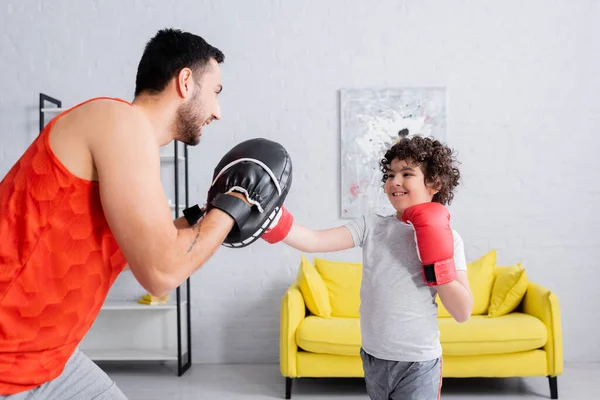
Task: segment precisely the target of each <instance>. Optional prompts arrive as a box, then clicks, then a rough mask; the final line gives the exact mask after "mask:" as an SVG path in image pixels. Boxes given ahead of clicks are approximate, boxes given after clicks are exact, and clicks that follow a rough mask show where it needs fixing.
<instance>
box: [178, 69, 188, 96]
mask: <svg viewBox="0 0 600 400" xmlns="http://www.w3.org/2000/svg"><path fill="white" fill-rule="evenodd" d="M176 87H177V94H178V95H179V96H181V97H183V98H186V97H188V96H190V95H191V94H192V70H191V69H189V68H183V69H182V70H181V71H179V74H177V81H176Z"/></svg>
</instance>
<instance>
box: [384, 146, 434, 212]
mask: <svg viewBox="0 0 600 400" xmlns="http://www.w3.org/2000/svg"><path fill="white" fill-rule="evenodd" d="M385 193H386V195H387V197H388V200H389V201H390V203H391V204H392V206H393V207H394V209H396V211H397V212H398V216H401V215H402V212H404V210H405V209H407V208H408V207H410V206H413V205H415V204H420V203H425V202H429V201H431V200H432V199H433V195H434V194H436V193H437V190H435V189H434V188H432V187H430V186H428V185H426V184H425V175H424V174H423V171H422V170H421V167H420V166H419V165H415V164H413V163H412V162H411V160H399V159H397V158H395V159H394V160H392V162H391V164H390V165H389V171H388V173H387V179H386V181H385Z"/></svg>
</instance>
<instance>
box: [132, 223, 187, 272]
mask: <svg viewBox="0 0 600 400" xmlns="http://www.w3.org/2000/svg"><path fill="white" fill-rule="evenodd" d="M173 225H175V228H177V229H187V228H190V224H188V221H187V219H185V217H179V218H177V219H176V220H174V221H173ZM129 270H130V268H129V264H125V266H124V267H123V269H122V270H121V272H124V271H129Z"/></svg>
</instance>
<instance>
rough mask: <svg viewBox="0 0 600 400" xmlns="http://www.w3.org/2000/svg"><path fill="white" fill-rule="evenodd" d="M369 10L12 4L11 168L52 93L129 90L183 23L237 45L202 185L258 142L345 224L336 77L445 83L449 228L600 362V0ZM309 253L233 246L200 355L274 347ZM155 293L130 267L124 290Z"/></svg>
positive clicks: (211, 297)
mask: <svg viewBox="0 0 600 400" xmlns="http://www.w3.org/2000/svg"><path fill="white" fill-rule="evenodd" d="M399 3H401V4H400V5H399ZM367 4H368V3H367V2H358V1H355V2H350V3H348V2H342V1H329V2H321V1H317V0H311V1H308V0H302V1H296V2H285V4H284V2H281V1H260V2H257V1H254V2H246V1H241V0H238V1H224V2H214V1H213V2H210V1H205V2H196V1H181V0H180V1H177V2H175V1H144V2H142V1H126V2H123V3H122V4H120V5H119V6H118V7H115V5H114V4H113V3H112V2H100V1H85V2H83V1H76V0H70V1H61V2H42V1H19V2H17V1H4V2H3V3H2V7H1V8H0V27H1V28H0V30H1V33H2V35H1V36H0V59H1V60H2V75H1V77H0V88H1V89H0V143H1V145H0V175H1V176H4V174H5V173H6V172H7V171H8V169H9V168H10V167H11V166H12V164H13V163H14V161H15V160H16V159H17V158H18V157H19V155H20V154H21V153H22V152H23V151H24V150H25V148H26V146H27V145H28V144H29V143H30V142H31V140H32V139H33V138H34V137H35V135H36V134H37V126H38V118H37V114H36V113H37V96H38V93H39V92H45V93H47V94H49V95H52V96H56V97H58V98H60V99H62V100H63V101H64V102H65V104H66V105H70V104H73V103H75V102H78V101H81V100H84V99H86V98H88V97H91V96H98V95H109V96H120V97H124V98H127V99H130V98H131V95H132V93H133V89H134V77H135V68H136V66H137V62H138V60H139V57H140V54H141V51H142V48H143V45H144V43H145V41H146V40H147V39H148V38H149V37H150V36H151V35H153V34H154V32H155V31H156V30H157V29H159V28H162V27H165V26H175V27H180V28H182V29H186V30H191V31H194V32H196V33H198V34H201V35H203V36H205V37H206V39H207V40H209V41H210V42H211V43H213V44H215V45H216V46H218V47H220V48H221V49H222V50H223V51H224V52H225V54H226V57H227V60H226V63H225V65H224V67H223V72H224V87H225V90H224V92H223V94H222V109H223V120H222V121H220V122H217V123H216V124H213V125H211V126H210V128H209V129H208V131H207V134H206V135H205V137H204V139H203V143H202V144H201V146H199V147H197V148H194V149H192V150H191V153H190V154H191V168H192V173H191V198H192V199H193V200H194V201H202V199H203V198H204V196H205V195H204V194H205V192H206V190H207V185H208V183H209V180H210V179H209V178H210V176H211V173H212V168H213V166H214V165H215V164H216V162H217V161H218V159H219V158H220V155H221V154H223V153H224V152H225V151H227V150H228V149H229V148H230V147H231V146H233V145H234V144H235V143H237V142H239V141H241V140H243V139H246V138H250V137H255V136H264V137H268V138H273V139H275V140H278V141H280V142H282V143H283V144H284V145H285V146H287V147H288V148H289V150H290V152H291V155H292V157H293V160H294V168H295V169H294V173H295V174H294V176H295V178H294V186H293V190H292V192H291V193H290V195H289V200H288V202H287V206H288V208H289V209H290V210H291V211H292V212H293V213H294V215H295V217H296V220H297V221H298V222H299V223H302V224H305V225H308V226H311V227H313V228H326V227H331V226H334V225H337V224H339V223H343V222H344V221H342V220H340V219H339V212H338V209H339V200H340V189H339V187H340V173H339V164H340V156H339V154H340V149H339V142H340V139H339V123H338V92H337V91H338V89H340V88H343V87H370V86H373V87H385V86H419V85H443V86H446V87H447V88H448V108H449V109H448V131H449V132H448V134H449V142H450V143H451V145H453V146H455V147H456V148H457V149H458V150H459V154H460V158H461V160H462V162H463V166H462V172H463V175H464V181H463V182H464V184H463V185H462V186H461V187H460V190H459V191H458V193H457V196H456V202H455V204H454V205H453V206H452V213H453V224H454V227H455V228H457V229H458V230H459V231H460V232H461V234H462V236H463V238H464V240H465V243H466V251H467V257H468V259H469V260H473V259H475V258H478V257H479V256H481V255H482V254H483V253H484V252H486V251H487V250H489V249H490V248H492V247H495V248H498V249H499V262H501V263H505V264H508V263H514V262H518V261H520V260H523V261H524V262H525V266H526V267H527V272H528V274H529V276H530V278H531V279H532V280H535V281H537V282H539V283H541V284H543V285H546V286H548V287H550V288H552V289H553V290H555V291H556V293H557V294H558V297H559V299H560V301H561V308H562V313H563V326H564V344H565V359H566V360H578V361H581V360H600V345H599V344H598V343H599V342H598V340H597V337H596V336H597V335H596V332H597V331H598V329H600V324H599V323H598V322H596V321H597V318H596V317H597V316H598V315H599V313H600V306H599V304H600V295H599V294H598V293H599V292H598V290H597V282H598V280H599V279H598V278H599V277H600V273H599V272H598V267H599V266H600V264H599V262H598V260H597V258H598V257H597V252H598V248H599V245H600V243H599V242H600V237H599V236H600V235H599V233H598V229H597V227H598V226H599V225H600V218H599V215H600V214H599V213H598V212H596V209H595V207H596V206H597V205H598V204H599V201H598V200H600V189H598V187H599V186H598V176H599V175H598V174H599V173H600V162H599V161H598V159H599V158H598V156H597V149H598V147H597V146H599V145H600V139H598V126H600V99H599V95H598V93H599V92H600V75H599V73H598V71H600V24H598V21H599V20H600V2H599V1H593V0H573V1H569V2H547V1H542V0H537V1H527V2H522V1H514V0H512V1H503V2H493V3H492V2H485V4H482V3H481V2H466V1H453V2H441V1H433V0H429V1H419V2H417V1H405V2H396V1H391V0H388V1H378V2H377V6H370V5H367ZM325 149H327V150H325ZM167 190H170V188H167ZM299 256H300V254H299V253H298V252H296V251H295V250H292V249H290V248H287V247H285V246H284V245H280V246H276V247H273V246H269V245H267V244H266V243H263V242H260V243H257V244H256V245H254V246H252V247H251V248H247V249H243V250H229V249H225V248H223V249H222V250H220V251H219V252H218V254H217V256H215V257H214V258H213V259H212V260H211V261H210V262H209V263H208V264H207V265H206V266H205V267H204V268H202V269H201V270H200V271H199V272H198V273H197V274H195V275H194V276H193V279H192V282H193V295H192V298H193V341H194V342H193V345H194V362H199V363H201V362H259V361H260V362H262V361H264V362H276V361H277V359H278V329H279V325H278V324H279V322H278V318H279V300H280V298H281V296H282V294H283V292H284V291H285V289H286V287H287V286H288V284H289V283H290V282H291V281H292V279H293V278H294V277H295V274H296V268H297V265H298V262H299ZM319 256H328V257H332V258H335V259H343V260H359V259H360V258H359V257H360V253H359V252H358V251H356V250H353V251H348V252H343V253H339V254H330V255H323V254H319ZM142 292H143V291H141V290H140V287H139V285H137V284H136V283H135V282H134V281H133V279H132V278H131V275H125V276H123V278H122V279H120V280H119V281H118V282H117V284H116V286H115V287H114V290H113V291H112V293H111V296H115V297H128V298H135V297H136V296H138V295H139V294H140V293H142ZM584 323H587V324H589V328H585V327H584V326H583V324H584Z"/></svg>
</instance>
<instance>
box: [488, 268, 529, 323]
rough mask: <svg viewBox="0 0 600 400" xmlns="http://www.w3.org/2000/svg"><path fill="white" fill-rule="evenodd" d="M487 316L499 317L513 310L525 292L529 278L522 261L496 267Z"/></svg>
mask: <svg viewBox="0 0 600 400" xmlns="http://www.w3.org/2000/svg"><path fill="white" fill-rule="evenodd" d="M496 270H497V271H496V279H495V281H494V286H493V288H492V296H491V299H490V307H489V309H488V316H490V317H500V316H502V315H506V314H508V313H510V312H513V311H514V310H515V309H516V308H517V306H518V305H519V304H520V303H521V300H523V296H525V293H526V292H527V286H529V279H528V278H527V273H526V272H525V269H524V268H523V265H522V263H519V264H515V265H512V266H510V267H497V268H496Z"/></svg>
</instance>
